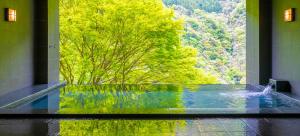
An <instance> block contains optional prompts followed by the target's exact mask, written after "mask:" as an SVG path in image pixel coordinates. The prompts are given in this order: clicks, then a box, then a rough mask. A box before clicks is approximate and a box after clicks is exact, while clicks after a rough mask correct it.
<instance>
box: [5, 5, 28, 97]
mask: <svg viewBox="0 0 300 136" xmlns="http://www.w3.org/2000/svg"><path fill="white" fill-rule="evenodd" d="M33 6H34V4H33V0H13V1H12V0H1V1H0V39H1V40H0V95H1V94H4V93H6V92H8V91H10V90H16V89H20V88H23V87H26V86H30V85H32V84H33V80H34V79H33V74H34V72H33V66H34V64H33V47H34V44H33V43H34V42H33V40H34V38H33V27H34V26H33V21H34V19H33V15H32V14H33ZM8 7H9V8H13V9H16V10H17V22H13V23H10V22H6V21H5V20H4V8H8Z"/></svg>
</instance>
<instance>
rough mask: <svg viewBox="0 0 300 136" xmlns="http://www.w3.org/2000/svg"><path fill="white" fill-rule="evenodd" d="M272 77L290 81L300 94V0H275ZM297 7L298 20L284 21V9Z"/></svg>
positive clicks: (294, 89)
mask: <svg viewBox="0 0 300 136" xmlns="http://www.w3.org/2000/svg"><path fill="white" fill-rule="evenodd" d="M272 5H273V10H272V13H273V15H272V17H273V25H272V29H273V33H272V42H273V46H272V52H273V53H272V71H273V72H272V77H273V78H276V79H281V80H287V81H290V83H291V85H292V91H293V93H295V94H297V95H300V1H299V0H273V4H272ZM288 8H296V21H295V22H284V19H283V17H284V10H285V9H288Z"/></svg>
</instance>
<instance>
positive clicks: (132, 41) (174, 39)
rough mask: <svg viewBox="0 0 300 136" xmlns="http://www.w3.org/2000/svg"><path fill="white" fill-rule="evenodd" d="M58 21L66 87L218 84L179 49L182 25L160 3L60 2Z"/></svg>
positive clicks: (187, 51)
mask: <svg viewBox="0 0 300 136" xmlns="http://www.w3.org/2000/svg"><path fill="white" fill-rule="evenodd" d="M60 21H61V24H60V32H61V40H60V43H61V46H60V47H61V60H60V72H61V75H62V78H63V79H64V80H66V81H67V82H68V83H71V84H101V83H118V84H125V83H197V84H207V83H216V78H214V77H213V76H211V75H209V74H207V73H205V72H204V71H203V70H201V69H199V68H196V63H197V51H196V50H195V49H193V48H190V47H184V46H181V33H182V31H183V22H182V20H175V19H174V11H173V10H171V9H168V8H165V7H164V6H163V4H162V1H160V0H134V1H132V0H101V1H99V0H61V1H60Z"/></svg>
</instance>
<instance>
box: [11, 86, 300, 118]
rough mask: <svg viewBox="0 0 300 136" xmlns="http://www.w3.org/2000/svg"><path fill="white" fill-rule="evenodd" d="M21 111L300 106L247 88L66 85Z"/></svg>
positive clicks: (281, 109) (229, 110)
mask: <svg viewBox="0 0 300 136" xmlns="http://www.w3.org/2000/svg"><path fill="white" fill-rule="evenodd" d="M21 109H32V110H46V111H48V112H49V113H55V114H216V113H217V114H219V113H220V114H234V113H242V114H243V113H255V114H259V113H300V110H299V109H300V104H299V102H298V101H296V100H293V99H291V98H288V97H287V96H284V95H282V94H279V93H276V92H273V93H270V94H267V95H263V94H262V93H261V90H250V89H246V85H171V84H168V85H99V86H66V87H63V88H60V89H57V90H55V91H53V92H51V93H49V94H48V95H47V96H44V97H42V98H40V99H37V100H35V101H33V102H31V103H26V104H24V105H22V106H19V107H16V110H21ZM50 111H51V112H50Z"/></svg>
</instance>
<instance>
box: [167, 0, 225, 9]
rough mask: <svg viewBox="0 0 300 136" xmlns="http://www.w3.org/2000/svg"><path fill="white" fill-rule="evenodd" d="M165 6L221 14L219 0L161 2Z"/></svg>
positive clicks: (170, 0) (169, 0) (172, 0)
mask: <svg viewBox="0 0 300 136" xmlns="http://www.w3.org/2000/svg"><path fill="white" fill-rule="evenodd" d="M163 2H164V3H165V4H166V5H167V6H172V5H180V6H183V7H184V8H186V9H188V10H190V11H194V10H195V9H201V10H204V11H206V12H221V11H222V6H221V3H220V1H219V0H163Z"/></svg>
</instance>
